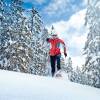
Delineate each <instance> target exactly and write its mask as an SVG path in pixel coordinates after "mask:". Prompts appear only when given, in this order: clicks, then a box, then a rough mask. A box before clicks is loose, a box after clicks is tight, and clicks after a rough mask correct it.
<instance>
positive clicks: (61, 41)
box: [59, 39, 67, 57]
mask: <svg viewBox="0 0 100 100" xmlns="http://www.w3.org/2000/svg"><path fill="white" fill-rule="evenodd" d="M59 42H60V43H62V44H63V47H64V55H65V57H66V56H67V53H66V45H65V43H64V41H63V40H61V39H59Z"/></svg>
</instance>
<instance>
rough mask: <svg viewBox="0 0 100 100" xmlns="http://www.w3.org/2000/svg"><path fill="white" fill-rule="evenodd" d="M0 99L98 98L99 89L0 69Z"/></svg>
mask: <svg viewBox="0 0 100 100" xmlns="http://www.w3.org/2000/svg"><path fill="white" fill-rule="evenodd" d="M0 100H100V90H99V89H96V88H92V87H89V86H85V85H80V84H76V83H72V82H69V81H65V80H63V79H57V78H52V77H42V76H36V75H30V74H23V73H18V72H10V71H4V70H0Z"/></svg>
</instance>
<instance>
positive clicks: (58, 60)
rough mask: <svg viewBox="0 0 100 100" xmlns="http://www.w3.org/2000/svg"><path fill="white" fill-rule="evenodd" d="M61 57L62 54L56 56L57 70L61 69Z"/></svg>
mask: <svg viewBox="0 0 100 100" xmlns="http://www.w3.org/2000/svg"><path fill="white" fill-rule="evenodd" d="M60 57H61V55H60V54H59V55H57V56H56V59H57V70H60V69H61V66H60Z"/></svg>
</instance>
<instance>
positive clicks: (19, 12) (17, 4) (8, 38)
mask: <svg viewBox="0 0 100 100" xmlns="http://www.w3.org/2000/svg"><path fill="white" fill-rule="evenodd" d="M6 3H8V2H6ZM22 3H23V2H22V0H11V1H10V2H9V3H8V4H6V5H5V6H4V8H5V9H6V10H4V11H5V14H4V13H3V14H4V15H3V17H4V18H5V20H3V24H1V27H3V31H2V32H3V33H2V34H0V35H1V36H0V39H1V40H0V43H1V44H2V46H1V47H2V48H1V54H0V57H1V60H3V63H5V64H2V65H1V68H2V69H6V70H14V71H21V72H28V68H29V65H30V62H31V59H32V50H31V45H30V40H31V37H32V36H31V34H30V33H29V31H28V29H27V27H26V26H25V17H24V16H23V7H22ZM2 41H4V43H2ZM3 44H4V45H3ZM5 46H6V47H5ZM3 48H4V49H3Z"/></svg>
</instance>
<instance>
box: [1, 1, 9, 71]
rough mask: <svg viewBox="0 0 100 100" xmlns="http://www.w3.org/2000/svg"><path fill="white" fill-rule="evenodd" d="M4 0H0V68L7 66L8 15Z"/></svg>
mask: <svg viewBox="0 0 100 100" xmlns="http://www.w3.org/2000/svg"><path fill="white" fill-rule="evenodd" d="M8 15H9V14H8V13H7V4H6V3H5V0H0V68H1V69H6V68H7V66H8V64H7V63H8V59H9V54H8V51H7V50H6V49H7V48H8V46H9V39H10V34H9V23H8V21H9V17H8Z"/></svg>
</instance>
